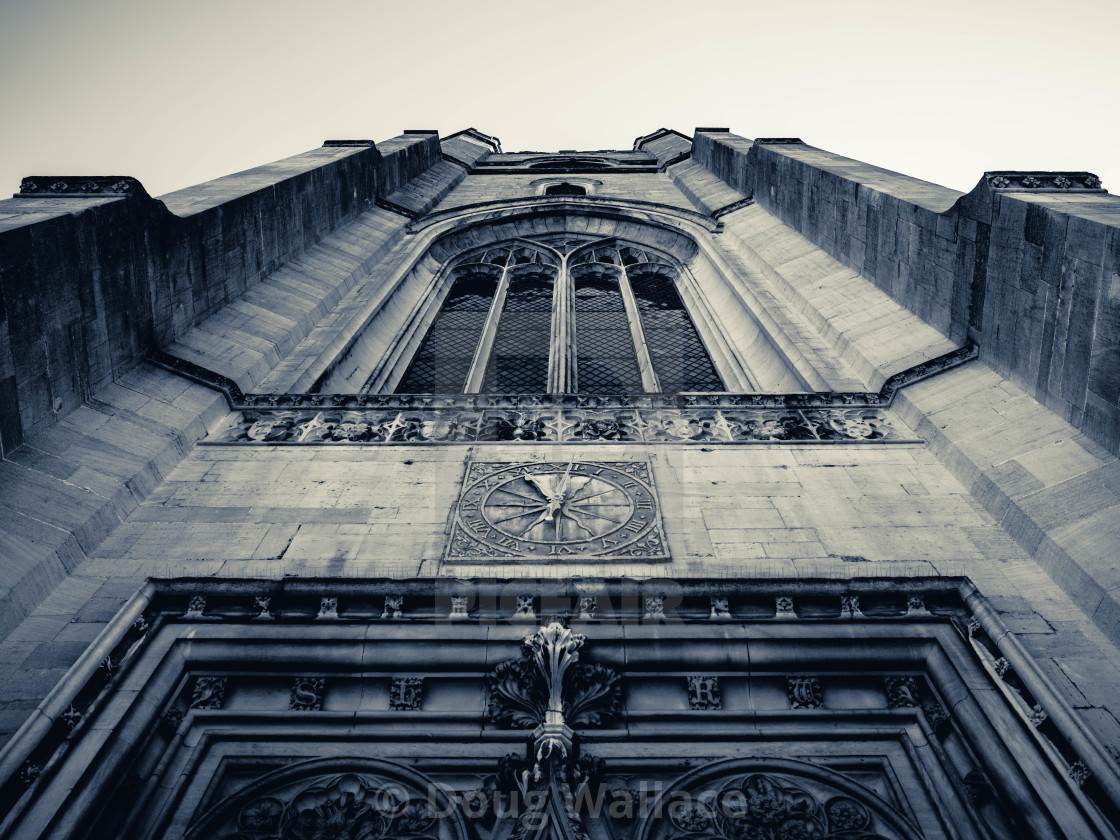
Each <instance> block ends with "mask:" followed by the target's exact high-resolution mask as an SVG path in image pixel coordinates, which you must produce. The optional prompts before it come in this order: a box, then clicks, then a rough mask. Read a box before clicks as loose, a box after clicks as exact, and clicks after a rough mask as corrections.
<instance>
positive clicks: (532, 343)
mask: <svg viewBox="0 0 1120 840" xmlns="http://www.w3.org/2000/svg"><path fill="white" fill-rule="evenodd" d="M680 271H681V268H680V267H679V266H678V265H676V264H675V263H674V262H673V261H672V260H671V259H670V258H668V257H665V256H663V255H661V254H658V253H656V252H654V251H652V250H650V249H648V248H639V247H636V246H633V245H630V244H627V243H625V242H621V241H618V240H604V239H594V238H592V237H588V236H580V235H570V234H566V233H561V234H552V235H548V236H544V237H540V238H539V239H536V240H533V241H530V240H525V239H517V240H511V241H506V242H502V243H499V244H496V245H491V246H488V247H486V248H482V249H476V250H473V251H471V252H469V253H467V254H466V255H464V256H462V257H459V258H458V259H457V260H455V261H453V262H452V264H451V267H450V269H449V273H450V276H451V285H450V289H449V291H448V293H447V297H446V299H445V301H444V303H443V306H442V307H441V308H440V311H439V313H438V315H437V316H436V318H435V320H434V321H433V322H432V325H431V327H430V328H429V330H428V332H427V334H426V335H425V337H424V339H423V341H422V342H421V344H420V347H419V349H418V351H417V352H416V354H415V356H414V358H413V360H412V362H411V364H410V365H409V367H408V369H407V370H406V371H405V373H404V375H403V377H402V378H401V380H400V382H399V384H398V385H397V387H396V389H395V390H396V393H400V394H411V393H467V394H472V393H480V392H488V393H602V394H631V393H659V392H682V391H684V392H688V391H723V390H724V384H723V382H722V381H721V379H720V376H719V374H718V373H717V371H716V369H715V366H714V364H713V363H712V359H711V356H710V355H709V353H708V351H707V349H706V348H705V347H704V344H703V342H702V340H701V338H700V335H699V333H698V332H697V330H696V327H695V326H694V324H693V323H692V320H691V318H690V317H689V314H688V312H687V310H686V309H685V306H684V304H683V302H682V300H681V297H680V294H679V293H678V292H677V290H676V286H675V278H676V277H677V275H678V273H679V272H680Z"/></svg>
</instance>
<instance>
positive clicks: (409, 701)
mask: <svg viewBox="0 0 1120 840" xmlns="http://www.w3.org/2000/svg"><path fill="white" fill-rule="evenodd" d="M423 692H424V678H423V677H393V682H392V683H391V684H390V685H389V708H390V709H392V710H393V711H394V712H414V711H417V710H418V709H419V708H420V704H421V703H422V702H423V698H424V694H423Z"/></svg>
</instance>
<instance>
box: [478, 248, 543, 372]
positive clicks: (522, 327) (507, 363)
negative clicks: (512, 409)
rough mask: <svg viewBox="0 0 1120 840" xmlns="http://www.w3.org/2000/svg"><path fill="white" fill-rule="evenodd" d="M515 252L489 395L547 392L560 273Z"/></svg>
mask: <svg viewBox="0 0 1120 840" xmlns="http://www.w3.org/2000/svg"><path fill="white" fill-rule="evenodd" d="M525 256H526V255H524V254H517V255H515V257H516V259H515V260H514V261H515V262H518V264H517V265H511V266H510V267H509V269H508V270H507V273H508V276H509V288H508V290H507V292H506V297H505V302H504V305H503V307H502V314H501V317H500V319H499V320H498V328H497V330H496V331H495V334H494V345H493V350H492V352H491V353H490V358H489V361H488V363H487V365H486V373H485V375H484V377H483V388H484V389H485V390H486V391H487V392H489V393H495V394H504V393H518V394H531V393H543V392H546V391H547V390H548V367H549V356H550V343H551V340H552V321H553V317H552V302H553V297H554V289H555V284H556V280H557V275H558V273H559V272H558V269H557V266H556V265H555V264H553V263H548V262H540V263H536V262H533V261H532V260H529V259H525V258H524V257H525Z"/></svg>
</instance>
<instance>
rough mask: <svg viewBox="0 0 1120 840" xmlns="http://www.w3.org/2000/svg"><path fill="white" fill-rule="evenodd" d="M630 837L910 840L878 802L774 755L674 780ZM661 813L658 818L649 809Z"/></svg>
mask: <svg viewBox="0 0 1120 840" xmlns="http://www.w3.org/2000/svg"><path fill="white" fill-rule="evenodd" d="M650 813H651V816H650V817H648V818H647V819H646V820H645V821H644V822H643V824H642V825H641V826H640V827H639V829H638V831H636V832H635V834H634V838H635V840H810V839H811V840H888V838H889V840H904V839H905V840H910V838H918V837H920V836H921V835H920V833H919V831H918V830H917V829H916V828H915V827H914V826H912V825H911V824H910V823H909V822H908V821H907V820H905V819H904V818H903V817H901V816H900V815H899V814H898V813H896V812H895V810H894V809H893V808H892V807H891V806H890V805H889V804H888V803H887V802H885V801H883V800H882V799H880V798H879V797H878V796H876V795H875V794H874V793H872V792H871V791H869V790H867V789H866V788H864V787H863V786H862V785H859V784H857V783H856V782H854V781H852V780H851V779H849V778H847V777H846V776H843V775H841V774H839V773H836V772H833V771H831V770H828V769H826V768H823V767H820V766H817V765H812V764H807V763H804V762H800V761H791V760H787V759H779V758H770V759H767V758H756V759H729V760H722V761H715V762H712V763H711V764H708V765H705V766H703V767H701V768H699V769H698V770H697V771H695V772H693V773H690V774H688V775H686V776H684V777H682V778H680V779H678V780H677V781H676V782H674V783H673V784H672V785H671V786H670V787H669V788H668V790H667V791H666V792H665V793H664V794H662V797H661V801H660V802H657V803H655V804H654V805H653V807H652V808H651V809H650ZM659 814H664V818H660V819H659V818H658V816H657V815H659Z"/></svg>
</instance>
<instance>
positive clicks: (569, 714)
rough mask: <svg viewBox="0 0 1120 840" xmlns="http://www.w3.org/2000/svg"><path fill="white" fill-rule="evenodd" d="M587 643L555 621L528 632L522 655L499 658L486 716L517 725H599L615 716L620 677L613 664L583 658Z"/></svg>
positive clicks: (619, 706) (619, 700)
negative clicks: (517, 657) (581, 650)
mask: <svg viewBox="0 0 1120 840" xmlns="http://www.w3.org/2000/svg"><path fill="white" fill-rule="evenodd" d="M585 642H586V638H585V637H584V636H581V635H580V634H578V633H573V632H572V631H571V630H569V629H568V628H567V627H565V626H564V625H562V624H559V623H557V622H554V623H552V624H549V625H548V626H547V627H541V628H538V629H537V631H536V632H535V633H533V634H531V635H529V636H526V637H525V639H524V641H523V642H522V645H521V657H520V658H519V659H507V660H506V661H505V662H500V663H499V664H498V666H497V667H496V668H495V669H494V670H493V671H492V672H491V674H490V677H489V680H488V683H489V690H490V700H489V704H488V706H487V716H488V717H489V718H490V719H491V720H492V721H494V722H495V723H497V724H498V725H499V726H509V727H513V728H517V729H531V728H533V727H535V726H538V725H540V724H542V723H546V724H558V725H566V726H599V725H602V724H604V723H607V722H609V721H611V720H613V719H614V718H616V717H617V716H618V715H619V713H620V711H621V709H622V686H621V682H620V678H619V676H618V674H617V673H615V672H614V671H613V670H611V669H610V668H606V667H604V666H602V665H595V664H591V663H587V662H580V661H579V651H580V649H582V648H583V645H584V643H585Z"/></svg>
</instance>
